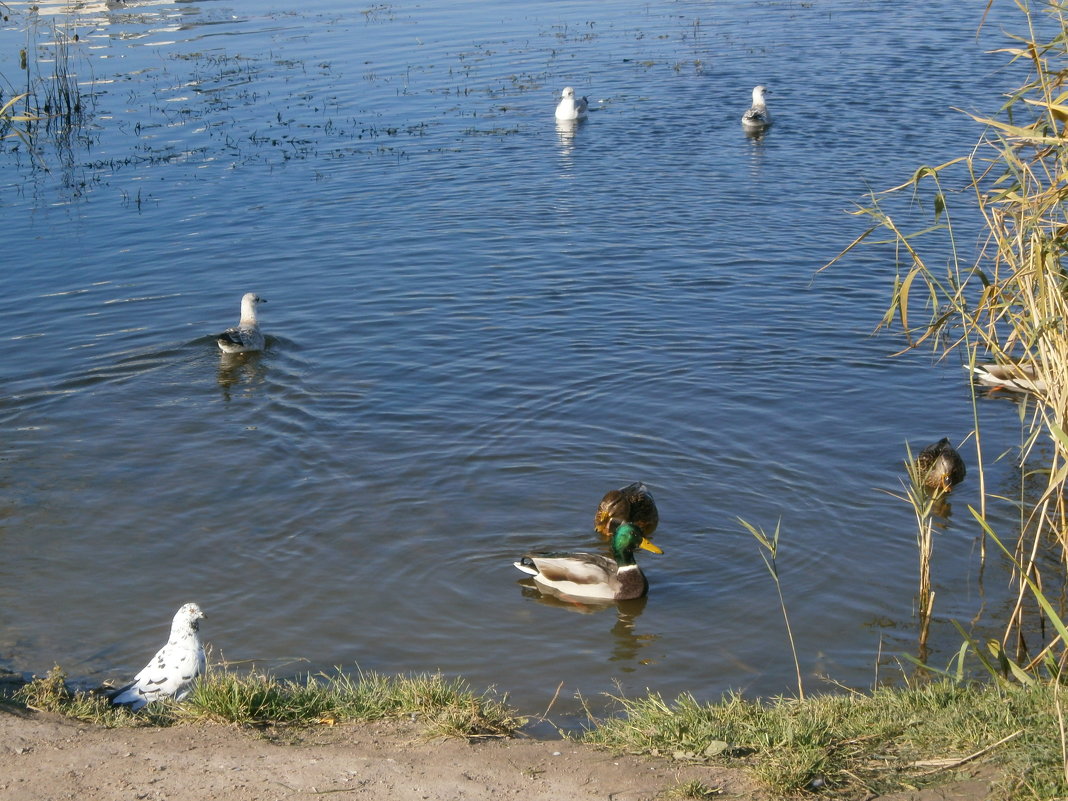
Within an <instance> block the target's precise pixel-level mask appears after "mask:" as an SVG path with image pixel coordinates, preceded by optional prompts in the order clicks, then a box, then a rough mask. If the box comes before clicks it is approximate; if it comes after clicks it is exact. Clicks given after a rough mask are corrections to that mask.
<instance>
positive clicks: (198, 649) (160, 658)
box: [108, 604, 205, 712]
mask: <svg viewBox="0 0 1068 801" xmlns="http://www.w3.org/2000/svg"><path fill="white" fill-rule="evenodd" d="M203 619H204V613H203V612H201V611H200V607H199V606H197V605H196V604H185V605H184V606H182V607H181V608H180V609H179V610H178V612H177V613H175V615H174V620H172V621H171V636H170V637H169V638H168V640H167V642H166V644H165V645H164V646H163V647H162V648H160V649H159V651H157V652H156V655H155V656H154V657H152V659H151V661H150V662H149V663H148V664H147V665H145V667H144V668H143V669H142V670H141V672H140V673H138V674H137V675H136V676H134V680H133V681H131V682H130V683H129V684H127V685H126V686H125V687H119V688H118V689H117V690H112V691H111V692H110V693H109V695H108V697H109V698H110V700H111V703H113V704H115V705H116V706H125V707H128V708H129V709H130V710H131V711H133V712H136V711H137V710H138V709H140V708H141V707H143V706H145V705H146V704H150V703H152V702H153V701H158V700H159V699H161V698H172V697H173V698H176V699H178V700H179V701H180V700H181V699H182V698H184V697H185V696H186V695H188V694H189V691H190V689H192V686H193V681H194V680H195V679H196V677H197V676H199V675H200V674H201V673H203V672H204V663H205V659H204V646H203V645H201V644H200V634H199V630H200V621H201V620H203Z"/></svg>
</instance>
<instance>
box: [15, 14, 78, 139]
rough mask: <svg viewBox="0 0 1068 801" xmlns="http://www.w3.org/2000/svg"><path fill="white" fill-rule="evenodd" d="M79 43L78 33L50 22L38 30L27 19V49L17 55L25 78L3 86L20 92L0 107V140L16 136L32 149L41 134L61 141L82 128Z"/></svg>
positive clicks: (34, 16) (37, 22) (33, 16)
mask: <svg viewBox="0 0 1068 801" xmlns="http://www.w3.org/2000/svg"><path fill="white" fill-rule="evenodd" d="M42 31H43V33H44V34H45V37H46V39H45V41H44V42H41V41H39V39H40V38H41V34H42ZM79 41H80V40H79V36H78V34H77V33H71V32H70V31H69V30H67V29H64V28H60V27H59V26H58V25H56V24H55V23H54V22H52V23H50V24H47V25H44V26H42V25H41V23H40V20H39V18H38V16H37V14H36V13H35V12H33V11H32V10H31V11H30V12H29V13H28V14H27V15H26V44H25V46H24V47H23V48H22V49H21V50H20V51H19V68H20V70H21V71H22V73H23V74H22V75H21V76H20V77H19V78H18V79H15V80H14V81H11V80H8V81H5V82H7V83H18V84H21V85H22V91H21V92H20V93H19V94H17V95H15V96H14V97H11V98H9V99H8V100H7V101H6V102H4V104H3V106H0V138H7V137H10V136H17V137H18V138H19V139H21V140H22V141H23V142H24V143H25V144H26V145H27V146H29V147H32V146H33V143H34V140H35V139H36V138H37V136H38V135H39V134H41V133H42V132H43V133H45V134H48V135H51V136H53V137H55V138H57V140H60V141H62V140H64V139H65V138H67V137H69V136H70V135H71V133H72V132H74V131H75V130H76V129H78V128H79V127H80V126H81V125H82V124H83V123H84V121H85V114H86V106H87V97H85V96H83V94H82V89H81V85H80V84H79V81H78V73H77V70H76V69H75V67H74V64H73V61H72V51H73V50H74V48H75V46H76V45H77V44H78V43H79ZM16 123H18V125H16Z"/></svg>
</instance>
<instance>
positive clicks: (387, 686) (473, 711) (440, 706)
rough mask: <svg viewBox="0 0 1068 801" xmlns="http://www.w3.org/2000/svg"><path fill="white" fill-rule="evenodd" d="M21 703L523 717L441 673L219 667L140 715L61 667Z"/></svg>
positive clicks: (331, 717) (90, 715)
mask: <svg viewBox="0 0 1068 801" xmlns="http://www.w3.org/2000/svg"><path fill="white" fill-rule="evenodd" d="M13 699H14V701H15V702H16V703H19V704H22V705H23V706H25V707H27V708H29V709H34V710H40V711H45V712H55V713H58V714H61V715H65V716H67V717H72V718H76V719H78V720H82V721H86V722H89V723H95V724H98V725H102V726H107V727H119V726H137V725H153V726H169V725H175V724H180V723H228V724H239V725H250V726H316V725H335V724H344V723H360V722H368V721H377V720H385V719H390V718H394V719H402V718H403V719H409V720H411V721H414V722H418V723H419V724H420V725H421V726H422V727H423V728H424V731H425V733H426V735H427V736H429V737H435V736H445V737H464V738H475V737H506V736H509V735H511V734H513V733H514V732H515V731H516V730H517V729H518V728H519V727H520V726H522V725H523V723H524V722H525V720H523V719H522V718H520V717H519V716H518V715H517V713H516V712H515V710H514V709H512V708H511V707H509V706H508V704H507V702H506V699H500V698H498V697H497V696H496V695H495V694H494V693H492V692H491V691H489V690H487V691H486V692H484V693H482V694H477V693H475V692H474V691H472V690H471V688H470V686H469V685H468V684H467V683H466V682H465V681H464V680H463V679H458V678H454V679H450V678H446V677H445V676H442V675H441V674H421V675H410V676H385V675H381V674H377V673H360V674H359V677H358V678H352V677H350V676H347V675H345V674H343V673H340V672H338V673H337V674H336V675H332V676H327V675H325V674H318V675H314V676H307V677H305V678H303V679H279V678H275V677H273V676H268V675H265V674H262V673H255V672H253V673H249V674H237V673H234V672H230V671H221V670H216V671H212V672H210V673H209V674H208V675H207V676H205V677H202V678H201V679H200V680H199V681H198V682H197V683H196V685H194V688H193V690H192V692H190V694H189V695H188V696H186V698H185V699H184V700H182V701H181V702H176V701H170V700H166V701H158V702H155V703H152V704H150V705H149V706H147V707H145V709H143V710H141V711H140V712H137V713H131V712H128V711H127V710H125V709H123V708H118V707H115V706H113V705H112V704H111V703H110V702H109V701H108V699H107V698H106V697H105V696H104V695H103V694H101V693H99V692H95V691H88V692H87V691H83V690H72V689H71V688H70V686H69V684H68V683H67V677H66V675H65V674H64V672H63V670H62V669H61V668H59V667H58V666H57V667H54V668H53V669H52V670H51V671H49V673H48V675H47V676H45V677H43V678H35V679H34V680H33V681H31V682H29V683H28V684H26V685H24V686H23V687H21V688H20V689H18V690H16V691H15V693H14V696H13Z"/></svg>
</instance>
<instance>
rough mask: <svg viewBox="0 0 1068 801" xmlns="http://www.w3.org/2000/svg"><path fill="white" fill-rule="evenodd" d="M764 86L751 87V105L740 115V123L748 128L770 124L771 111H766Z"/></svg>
mask: <svg viewBox="0 0 1068 801" xmlns="http://www.w3.org/2000/svg"><path fill="white" fill-rule="evenodd" d="M768 94H770V92H768V88H767V87H766V86H756V87H753V105H751V106H750V107H749V109H748V110H747V111H746V112H745V114H743V115H742V125H743V126H745V127H746V128H749V129H753V130H755V129H759V128H767V127H768V126H769V125H771V113H770V112H769V111H768V105H767V100H766V98H767V95H768Z"/></svg>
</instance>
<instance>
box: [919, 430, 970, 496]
mask: <svg viewBox="0 0 1068 801" xmlns="http://www.w3.org/2000/svg"><path fill="white" fill-rule="evenodd" d="M916 469H917V471H918V473H919V475H920V477H921V478H922V480H923V484H924V486H925V487H927V489H929V490H931V491H933V492H942V493H945V492H949V491H950V490H952V489H953V488H954V487H955V486H957V485H958V484H959V483H960V482H962V481H963V480H964V476H965V475H967V473H968V470H967V469H966V468H965V466H964V460H963V459H962V458H961V456H960V454H959V453H957V450H956V448H954V447H953V446H952V445H950V444H949V437H942V439H940V440H938V442H935V443H934V444H932V445H928V446H927V447H926V448H924V449H923V450H922V451H920V455H919V456H917V457H916Z"/></svg>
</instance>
